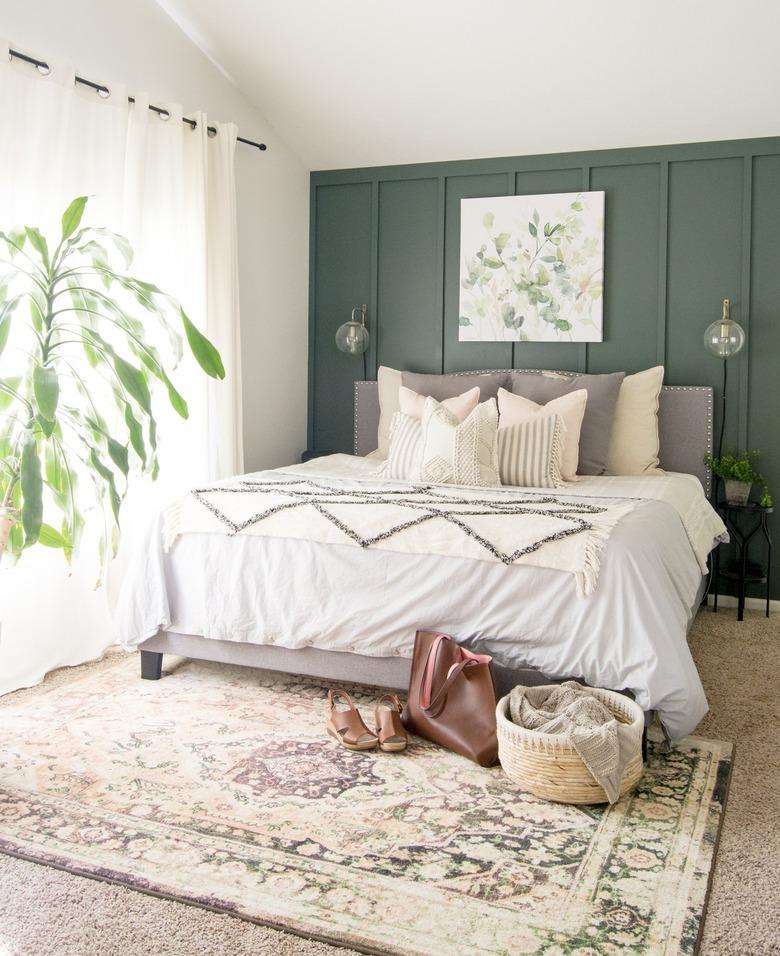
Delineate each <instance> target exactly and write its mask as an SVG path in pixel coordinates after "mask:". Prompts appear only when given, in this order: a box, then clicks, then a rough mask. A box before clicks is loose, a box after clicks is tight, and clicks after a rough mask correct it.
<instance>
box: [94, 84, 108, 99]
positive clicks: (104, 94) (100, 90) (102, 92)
mask: <svg viewBox="0 0 780 956" xmlns="http://www.w3.org/2000/svg"><path fill="white" fill-rule="evenodd" d="M95 92H96V93H97V95H98V96H99V97H100V98H101V100H107V99H109V98H110V97H111V90H109V88H108V87H107V86H100V87H97V88H96V89H95Z"/></svg>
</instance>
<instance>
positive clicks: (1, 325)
mask: <svg viewBox="0 0 780 956" xmlns="http://www.w3.org/2000/svg"><path fill="white" fill-rule="evenodd" d="M12 314H13V313H12V311H11V310H10V309H9V310H8V311H7V312H5V313H4V314H3V316H2V318H0V355H2V354H3V349H4V348H5V347H6V345H7V344H8V336H9V335H10V334H11V315H12Z"/></svg>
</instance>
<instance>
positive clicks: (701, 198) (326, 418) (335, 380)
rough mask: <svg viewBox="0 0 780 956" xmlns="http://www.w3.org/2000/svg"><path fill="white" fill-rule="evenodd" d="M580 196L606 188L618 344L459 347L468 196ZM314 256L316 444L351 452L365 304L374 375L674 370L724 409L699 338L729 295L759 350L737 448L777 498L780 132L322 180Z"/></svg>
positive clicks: (734, 440)
mask: <svg viewBox="0 0 780 956" xmlns="http://www.w3.org/2000/svg"><path fill="white" fill-rule="evenodd" d="M578 189H594V190H604V191H605V193H606V228H605V244H604V247H605V264H604V274H605V290H604V341H603V342H599V343H588V344H560V345H558V344H557V343H555V344H551V343H542V342H529V343H515V344H511V343H492V342H471V343H465V342H464V343H461V342H459V341H458V281H459V254H460V250H459V242H460V200H461V199H464V198H467V197H473V196H505V195H513V194H515V195H521V194H534V193H551V192H569V191H572V190H578ZM310 256H311V270H310V305H309V308H310V338H309V366H310V367H309V386H310V387H309V445H310V447H312V448H318V449H334V450H338V451H351V450H352V398H353V388H352V383H353V382H354V380H355V379H359V378H362V376H363V366H362V360H361V359H360V358H355V357H352V356H347V355H344V354H342V353H341V352H338V351H337V350H336V347H335V344H334V341H333V338H334V335H335V333H336V329H337V328H338V326H339V325H341V323H342V322H345V321H346V320H347V319H348V318H349V313H350V310H351V308H352V306H353V305H358V304H360V303H361V302H367V303H368V306H369V313H368V321H369V330H370V333H371V346H370V349H369V351H368V353H367V357H366V358H367V364H368V376H369V378H373V377H374V376H375V374H376V369H377V367H378V366H379V365H391V366H394V367H396V368H406V369H411V370H414V371H419V372H442V371H460V370H466V369H476V368H505V367H515V368H554V369H573V370H580V371H590V372H607V371H615V370H626V371H628V372H632V371H637V370H638V369H642V368H647V367H648V366H651V365H656V364H663V365H665V367H666V383H667V384H670V385H713V386H715V388H716V406H717V405H718V404H719V400H720V381H721V366H720V363H719V362H718V360H717V359H715V358H713V357H712V356H710V355H709V354H708V353H706V352H705V350H704V347H703V344H702V337H703V333H704V329H705V328H706V327H707V325H709V323H710V322H712V321H713V320H714V319H716V318H717V317H718V316H719V315H720V302H721V299H723V298H730V299H731V302H732V316H733V317H734V318H735V319H737V320H738V321H739V322H741V323H742V324H743V326H744V327H745V329H746V331H747V335H748V340H747V347H746V349H745V351H744V352H743V353H742V354H741V355H740V356H739V357H737V358H736V359H732V360H731V362H730V364H729V387H728V401H729V414H728V421H727V428H726V438H725V441H724V449H725V450H730V449H734V448H737V447H740V448H745V447H747V448H760V449H761V450H762V455H763V458H762V462H763V468H764V471H765V473H766V474H767V477H768V479H769V481H770V485H771V487H772V491H773V492H774V494H775V497H776V499H777V500H778V505H780V137H773V138H771V139H758V140H732V141H726V142H720V143H693V144H684V145H675V146H665V147H647V148H641V149H618V150H601V151H597V152H582V153H566V154H555V155H546V156H519V157H514V158H500V159H479V160H467V161H463V162H447V163H428V164H422V165H414V166H388V167H378V168H369V169H345V170H331V171H326V172H315V173H312V177H311V249H310ZM718 424H719V418H718V416H717V415H716V426H717V425H718ZM773 528H774V530H775V532H776V533H778V532H780V522H778V521H777V520H776V519H775V520H774V521H773ZM775 578H776V583H775V585H774V587H773V589H772V590H773V595H774V596H775V597H780V573H778V574H776V575H775Z"/></svg>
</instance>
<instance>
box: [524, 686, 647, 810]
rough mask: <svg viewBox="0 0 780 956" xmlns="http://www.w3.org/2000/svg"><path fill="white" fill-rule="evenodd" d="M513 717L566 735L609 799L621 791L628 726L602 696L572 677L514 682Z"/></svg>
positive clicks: (628, 754) (630, 748)
mask: <svg viewBox="0 0 780 956" xmlns="http://www.w3.org/2000/svg"><path fill="white" fill-rule="evenodd" d="M509 714H510V716H511V718H512V721H513V723H515V724H517V725H518V726H520V727H525V728H526V730H537V731H540V732H541V733H544V734H561V735H566V736H568V737H569V739H570V740H571V743H572V746H573V747H574V749H575V750H576V751H577V753H578V754H579V755H580V757H581V758H582V762H583V763H584V764H585V766H586V767H587V768H588V770H589V771H590V773H591V775H592V776H593V779H594V780H595V781H596V782H597V783H598V784H599V785H600V786H601V787H602V788H603V789H604V792H605V793H606V795H607V798H608V799H609V802H610V803H615V801H616V800H617V799H618V797H619V796H620V782H621V780H622V779H623V772H624V770H625V769H626V766H627V765H628V763H629V761H630V760H631V758H632V756H633V754H634V741H633V737H632V735H631V733H630V732H628V730H627V728H626V727H625V726H623V725H622V724H621V723H620V721H618V720H615V718H614V717H613V716H612V713H611V712H610V710H609V708H607V707H606V706H605V705H604V704H602V702H601V701H600V700H598V699H597V698H595V697H594V696H593V695H592V694H590V693H588V691H587V690H586V689H585V688H583V687H582V686H581V685H580V684H578V683H577V682H576V681H573V680H569V681H565V682H564V683H563V684H560V685H559V686H557V687H554V688H553V689H552V690H551V689H550V688H549V687H515V688H514V690H513V691H512V692H511V694H510V695H509Z"/></svg>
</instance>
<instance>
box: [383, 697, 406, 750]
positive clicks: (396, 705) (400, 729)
mask: <svg viewBox="0 0 780 956" xmlns="http://www.w3.org/2000/svg"><path fill="white" fill-rule="evenodd" d="M402 709H403V708H402V707H401V702H400V700H399V699H398V698H397V697H396V696H395V694H385V695H384V697H380V699H379V703H378V704H377V705H376V710H375V711H374V718H375V719H376V732H377V734H378V735H379V749H380V750H384V751H387V752H391V753H397V752H398V751H399V750H406V745H407V744H408V743H409V738H408V736H407V734H406V729H405V727H404V725H403V724H402V723H401V710H402Z"/></svg>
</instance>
